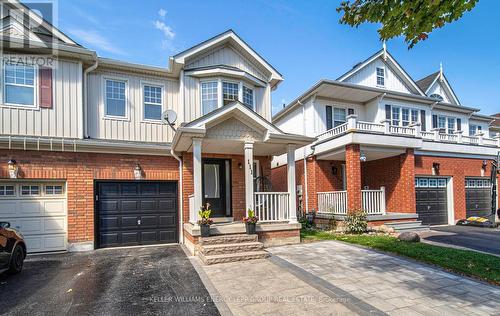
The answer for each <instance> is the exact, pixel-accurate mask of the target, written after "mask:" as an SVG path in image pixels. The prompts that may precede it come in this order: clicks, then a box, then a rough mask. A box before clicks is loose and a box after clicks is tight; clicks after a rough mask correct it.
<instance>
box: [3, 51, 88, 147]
mask: <svg viewBox="0 0 500 316" xmlns="http://www.w3.org/2000/svg"><path fill="white" fill-rule="evenodd" d="M0 71H1V73H2V74H3V70H0ZM1 77H3V75H2V76H1ZM52 80H53V98H52V102H53V107H52V108H51V109H41V108H38V107H36V108H29V107H21V106H6V105H4V104H3V101H0V102H1V103H0V134H3V135H22V136H24V135H27V136H41V137H67V138H78V137H79V130H80V129H81V124H82V123H81V122H82V117H81V113H80V111H79V108H78V107H80V106H81V104H82V90H81V89H82V88H81V87H82V76H81V66H80V64H79V63H77V62H72V61H66V60H59V61H58V62H57V67H56V69H55V70H54V72H53V77H52ZM36 89H38V87H36ZM3 99H4V98H3V89H0V100H3Z"/></svg>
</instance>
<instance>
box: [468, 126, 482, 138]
mask: <svg viewBox="0 0 500 316" xmlns="http://www.w3.org/2000/svg"><path fill="white" fill-rule="evenodd" d="M481 131H482V127H481V126H479V125H474V124H469V136H475V135H476V134H477V133H480V132H481Z"/></svg>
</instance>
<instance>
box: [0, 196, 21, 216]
mask: <svg viewBox="0 0 500 316" xmlns="http://www.w3.org/2000/svg"><path fill="white" fill-rule="evenodd" d="M17 203H18V202H16V201H8V200H7V201H5V200H4V201H2V203H0V216H2V217H5V216H9V215H15V214H16V213H17V209H18V206H17Z"/></svg>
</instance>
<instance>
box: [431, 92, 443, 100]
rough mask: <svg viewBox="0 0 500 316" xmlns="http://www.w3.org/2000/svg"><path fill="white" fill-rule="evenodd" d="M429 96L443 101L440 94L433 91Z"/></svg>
mask: <svg viewBox="0 0 500 316" xmlns="http://www.w3.org/2000/svg"><path fill="white" fill-rule="evenodd" d="M429 97H431V98H433V99H436V100H438V101H443V100H444V99H443V97H442V96H441V95H440V94H437V93H433V94H431V95H430V96H429Z"/></svg>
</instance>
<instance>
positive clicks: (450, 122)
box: [447, 117, 456, 134]
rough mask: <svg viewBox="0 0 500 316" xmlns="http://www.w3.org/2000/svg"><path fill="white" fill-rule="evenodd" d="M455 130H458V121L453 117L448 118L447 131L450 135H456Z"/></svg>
mask: <svg viewBox="0 0 500 316" xmlns="http://www.w3.org/2000/svg"><path fill="white" fill-rule="evenodd" d="M455 129H456V120H455V118H453V117H449V118H448V129H447V131H448V134H453V133H455Z"/></svg>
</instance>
